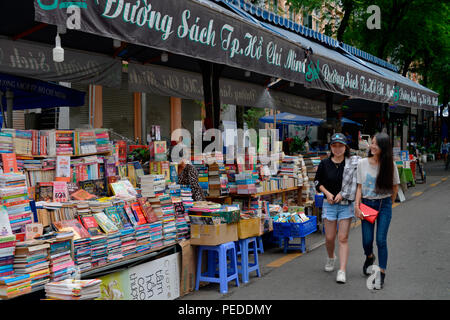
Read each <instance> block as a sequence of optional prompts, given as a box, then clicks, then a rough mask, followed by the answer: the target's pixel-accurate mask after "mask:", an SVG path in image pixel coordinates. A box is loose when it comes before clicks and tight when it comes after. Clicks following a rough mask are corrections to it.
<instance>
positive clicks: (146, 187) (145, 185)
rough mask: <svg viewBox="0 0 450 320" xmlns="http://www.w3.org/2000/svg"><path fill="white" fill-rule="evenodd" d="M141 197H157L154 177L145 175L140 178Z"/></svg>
mask: <svg viewBox="0 0 450 320" xmlns="http://www.w3.org/2000/svg"><path fill="white" fill-rule="evenodd" d="M140 185H141V195H142V196H143V197H154V196H155V184H154V177H153V176H151V175H145V176H141V177H140Z"/></svg>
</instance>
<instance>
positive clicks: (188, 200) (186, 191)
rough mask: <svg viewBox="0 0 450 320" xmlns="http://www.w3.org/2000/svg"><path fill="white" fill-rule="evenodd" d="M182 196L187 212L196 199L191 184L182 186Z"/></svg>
mask: <svg viewBox="0 0 450 320" xmlns="http://www.w3.org/2000/svg"><path fill="white" fill-rule="evenodd" d="M180 196H181V201H182V202H183V206H184V209H185V211H186V212H187V211H188V210H189V209H190V208H192V206H193V205H194V200H193V199H192V189H191V188H190V187H189V186H181V189H180Z"/></svg>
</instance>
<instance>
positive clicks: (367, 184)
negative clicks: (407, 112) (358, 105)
mask: <svg viewBox="0 0 450 320" xmlns="http://www.w3.org/2000/svg"><path fill="white" fill-rule="evenodd" d="M356 180H357V184H358V187H357V189H356V198H355V216H356V217H357V218H360V219H361V220H362V222H361V230H362V239H363V248H364V254H365V255H366V261H365V262H364V266H363V273H364V274H365V275H368V273H367V269H368V267H369V266H371V265H373V263H374V262H375V259H376V257H375V255H374V254H373V240H374V230H375V224H372V223H370V222H368V221H366V220H364V216H363V214H362V212H361V210H360V208H359V206H360V204H361V203H363V204H365V205H367V206H369V207H371V208H373V209H375V210H377V211H378V212H379V213H378V217H377V220H376V225H377V231H376V243H377V248H378V257H379V267H380V269H381V288H382V287H383V285H384V279H385V276H386V267H387V259H388V248H387V233H388V230H389V225H390V222H391V217H392V203H393V202H395V199H396V197H397V192H398V185H399V184H400V178H399V175H398V170H397V167H396V166H395V163H394V159H393V155H392V145H391V142H390V138H389V136H388V135H387V134H386V133H379V134H377V135H376V136H375V137H374V138H373V139H372V143H371V144H370V151H369V157H368V158H364V159H362V160H360V161H359V163H358V169H357V178H356Z"/></svg>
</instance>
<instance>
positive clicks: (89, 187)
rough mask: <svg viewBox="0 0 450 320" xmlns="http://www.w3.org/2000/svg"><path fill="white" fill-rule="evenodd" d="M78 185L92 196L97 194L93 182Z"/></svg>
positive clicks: (82, 182) (88, 181)
mask: <svg viewBox="0 0 450 320" xmlns="http://www.w3.org/2000/svg"><path fill="white" fill-rule="evenodd" d="M78 185H79V186H80V189H83V190H85V191H87V192H89V193H90V194H96V193H95V192H96V190H95V188H96V185H95V183H94V181H93V180H86V181H80V182H79V183H78Z"/></svg>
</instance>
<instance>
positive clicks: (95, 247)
mask: <svg viewBox="0 0 450 320" xmlns="http://www.w3.org/2000/svg"><path fill="white" fill-rule="evenodd" d="M107 246H108V239H107V238H106V236H105V235H101V236H95V237H91V263H92V267H98V266H101V265H104V264H106V263H107V262H108V259H107Z"/></svg>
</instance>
